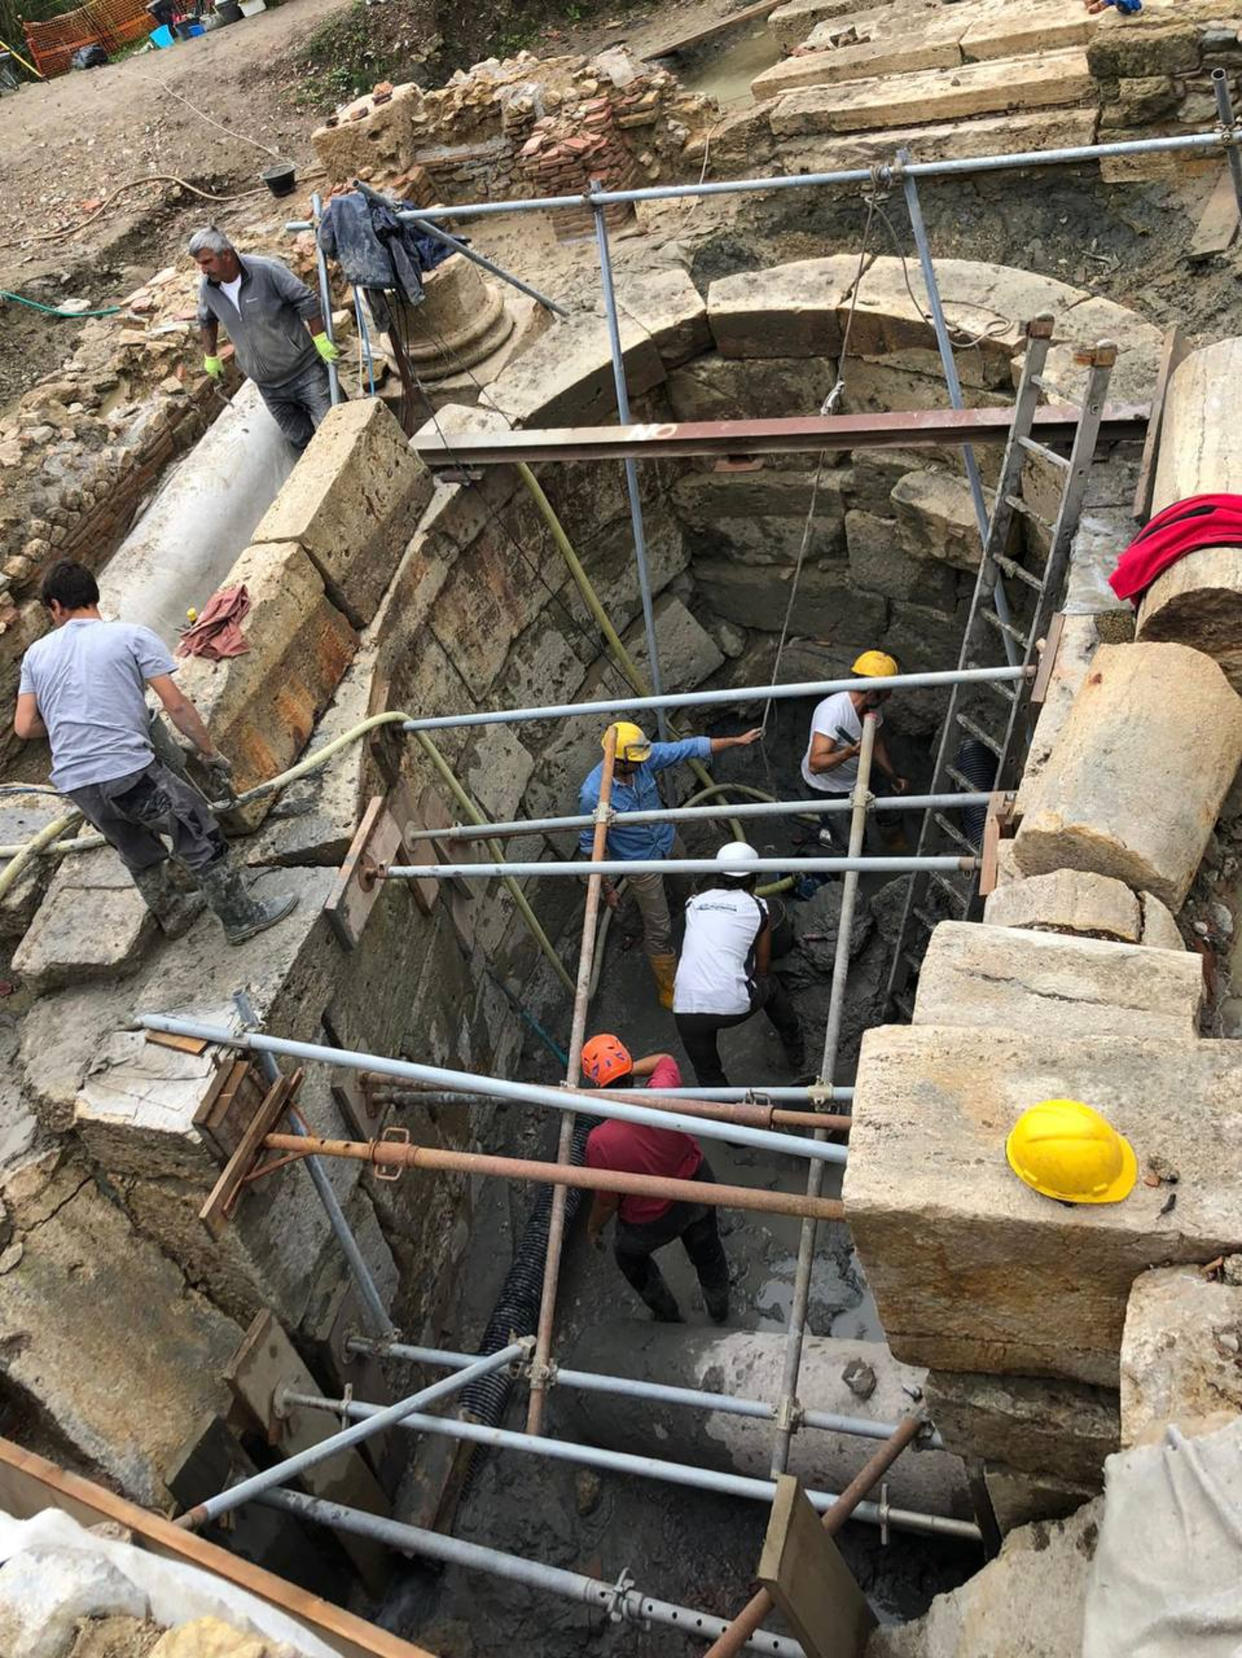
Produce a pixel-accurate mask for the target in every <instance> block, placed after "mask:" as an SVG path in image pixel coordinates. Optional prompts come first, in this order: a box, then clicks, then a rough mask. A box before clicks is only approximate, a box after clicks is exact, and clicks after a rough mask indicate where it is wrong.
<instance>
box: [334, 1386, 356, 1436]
mask: <svg viewBox="0 0 1242 1658" xmlns="http://www.w3.org/2000/svg"><path fill="white" fill-rule="evenodd" d="M353 1402H354V1384H353V1383H352V1382H346V1383H345V1391H344V1392H343V1393H342V1394H341V1398H340V1402H339V1409H338V1410H337V1415H338V1416H339V1417H340V1421H341V1428H342V1430H344V1429H345V1428H347V1427H348V1426H349V1424H350V1415H349V1407H350V1406H351V1405H352V1404H353Z"/></svg>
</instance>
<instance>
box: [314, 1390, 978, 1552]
mask: <svg viewBox="0 0 1242 1658" xmlns="http://www.w3.org/2000/svg"><path fill="white" fill-rule="evenodd" d="M457 1374H458V1376H462V1375H464V1374H465V1372H464V1371H459V1372H458V1373H457ZM282 1399H283V1401H284V1403H285V1405H286V1406H293V1407H294V1408H295V1409H298V1410H320V1411H324V1412H325V1413H327V1414H329V1415H332V1416H349V1417H352V1418H353V1419H354V1421H355V1422H356V1423H364V1422H369V1421H374V1420H375V1413H376V1412H378V1411H380V1406H379V1405H369V1404H364V1403H363V1402H362V1401H361V1400H358V1399H322V1398H319V1397H318V1396H317V1395H315V1394H311V1393H298V1392H295V1391H294V1390H293V1389H287V1390H285V1391H284V1392H283V1394H282ZM393 1408H395V1407H393V1406H389V1407H388V1409H389V1410H391V1409H393ZM905 1420H906V1421H908V1422H911V1423H912V1424H913V1429H914V1432H915V1433H917V1432H918V1431H919V1429H920V1428H921V1427H922V1425H923V1424H922V1419H921V1418H919V1417H908V1418H906V1419H905ZM398 1426H400V1427H402V1428H404V1429H405V1430H406V1432H407V1433H430V1434H440V1435H442V1436H444V1437H445V1438H447V1439H459V1440H465V1441H466V1442H467V1443H469V1444H473V1445H487V1446H490V1447H491V1448H492V1449H493V1450H501V1451H524V1452H526V1453H527V1455H531V1456H542V1457H547V1458H548V1460H549V1461H552V1462H571V1463H575V1464H577V1465H578V1466H579V1467H583V1468H603V1469H607V1470H608V1471H609V1472H611V1473H616V1474H637V1475H638V1476H639V1478H640V1479H653V1480H663V1481H664V1482H665V1483H666V1484H669V1485H684V1486H689V1487H690V1488H691V1489H693V1490H696V1491H715V1492H717V1493H719V1494H720V1495H721V1496H725V1497H747V1498H750V1499H751V1500H752V1501H755V1502H763V1503H770V1502H771V1501H772V1498H773V1497H774V1496H775V1495H776V1481H775V1480H761V1479H755V1478H753V1477H752V1476H751V1475H749V1474H726V1473H722V1472H721V1471H720V1470H719V1469H716V1468H695V1467H693V1466H692V1465H691V1464H689V1463H685V1462H667V1461H665V1460H664V1459H662V1458H660V1457H647V1456H637V1455H635V1454H634V1453H633V1452H632V1451H606V1450H604V1449H602V1448H601V1447H600V1446H598V1445H579V1444H576V1443H575V1442H573V1441H572V1440H567V1439H542V1438H540V1437H539V1436H538V1435H536V1434H529V1433H517V1432H515V1431H514V1430H512V1429H509V1428H492V1427H489V1426H488V1425H487V1424H486V1423H484V1422H459V1421H457V1420H455V1419H454V1418H452V1417H448V1416H419V1415H409V1416H405V1417H403V1418H402V1420H401V1421H400V1423H399V1424H398ZM910 1437H911V1438H913V1437H914V1434H913V1433H911V1435H910ZM887 1443H888V1444H891V1443H892V1442H891V1440H890V1441H888V1442H887ZM907 1443H908V1441H907ZM874 1483H875V1481H874V1480H871V1481H870V1482H869V1485H868V1487H867V1488H868V1489H869V1487H870V1485H873V1484H874ZM807 1497H808V1499H809V1501H810V1502H811V1504H812V1506H813V1507H815V1508H817V1509H819V1510H820V1511H821V1512H825V1511H827V1510H828V1509H830V1508H832V1507H833V1505H834V1504H835V1503H836V1502H838V1501H839V1500H840V1499H839V1498H838V1497H837V1496H836V1494H835V1493H834V1492H831V1491H808V1492H807ZM854 1512H855V1513H856V1514H857V1516H858V1518H859V1519H860V1520H866V1521H868V1522H869V1523H870V1524H871V1525H876V1526H884V1525H889V1526H893V1527H895V1528H896V1529H897V1530H898V1531H918V1532H924V1533H927V1534H929V1535H932V1536H940V1537H961V1538H965V1539H968V1540H969V1541H971V1542H977V1541H978V1539H979V1528H978V1526H977V1525H976V1524H975V1523H974V1521H973V1520H955V1519H952V1518H950V1517H949V1516H948V1515H944V1514H924V1513H921V1512H920V1511H918V1510H917V1509H906V1508H892V1507H890V1506H889V1504H888V1503H887V1502H881V1503H870V1502H868V1503H859V1504H858V1507H857V1509H856V1510H855V1511H854Z"/></svg>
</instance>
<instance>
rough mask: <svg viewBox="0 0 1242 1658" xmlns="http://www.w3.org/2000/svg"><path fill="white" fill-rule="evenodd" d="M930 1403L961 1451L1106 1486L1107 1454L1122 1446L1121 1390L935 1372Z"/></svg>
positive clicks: (1009, 1465) (945, 1432)
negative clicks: (1114, 1390) (1119, 1403)
mask: <svg viewBox="0 0 1242 1658" xmlns="http://www.w3.org/2000/svg"><path fill="white" fill-rule="evenodd" d="M924 1391H925V1393H926V1397H927V1408H928V1411H929V1412H930V1414H931V1418H932V1421H933V1422H934V1423H935V1424H936V1427H937V1428H938V1429H939V1431H940V1437H941V1438H942V1439H943V1440H944V1442H945V1444H946V1445H947V1446H948V1447H949V1449H950V1450H951V1451H956V1452H957V1454H958V1455H959V1456H970V1457H981V1458H983V1459H984V1460H985V1461H987V1462H994V1463H1000V1464H1003V1465H1004V1466H1005V1467H1006V1468H1009V1469H1016V1470H1019V1471H1021V1472H1023V1473H1027V1474H1037V1475H1043V1476H1046V1477H1047V1478H1049V1479H1056V1480H1069V1481H1081V1482H1086V1483H1088V1484H1090V1485H1092V1486H1093V1487H1094V1488H1095V1490H1097V1491H1098V1490H1100V1489H1101V1487H1102V1486H1103V1483H1104V1459H1105V1457H1108V1456H1111V1455H1112V1453H1113V1452H1114V1451H1115V1450H1117V1449H1118V1448H1119V1446H1120V1444H1121V1426H1120V1418H1119V1413H1118V1404H1117V1395H1116V1393H1114V1392H1112V1391H1111V1390H1110V1389H1108V1388H1103V1387H1088V1386H1086V1385H1085V1384H1084V1383H1082V1382H1058V1381H1049V1380H1046V1379H1044V1378H1040V1377H1036V1376H987V1375H971V1374H966V1373H963V1372H961V1371H952V1370H932V1371H929V1372H928V1376H927V1385H926V1388H925V1390H924Z"/></svg>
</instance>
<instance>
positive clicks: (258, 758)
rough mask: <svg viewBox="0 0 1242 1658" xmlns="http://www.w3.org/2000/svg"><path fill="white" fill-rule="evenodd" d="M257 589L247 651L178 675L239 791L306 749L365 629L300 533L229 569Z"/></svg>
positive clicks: (253, 551)
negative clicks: (335, 597)
mask: <svg viewBox="0 0 1242 1658" xmlns="http://www.w3.org/2000/svg"><path fill="white" fill-rule="evenodd" d="M229 581H230V582H231V583H236V582H244V583H245V585H246V587H247V589H248V590H249V593H250V604H251V609H250V614H249V616H248V617H247V618H246V622H245V634H246V639H247V642H248V643H249V645H250V649H249V650H248V651H247V652H246V654H245V655H244V656H230V657H226V658H225V659H224V660H223V661H221V662H208V661H207V660H206V659H205V658H204V657H201V656H195V657H191V658H190V659H189V660H188V661H187V662H185V663H183V664H182V665H181V666H180V668H179V670H178V675H177V678H178V683H179V684H180V686H181V689H182V690H183V691H184V692H185V693H186V695H187V696H188V697H190V698H191V699H192V701H193V702H194V704H195V706H196V707H197V708H198V711H199V713H200V714H201V715H202V716H203V718H204V719H205V720H206V722H207V724H208V726H209V727H210V728H211V735H212V737H213V738H214V739H215V741H216V743H217V744H218V745H219V747H220V748H221V749H223V750H224V752H225V753H226V754H227V755H228V757H229V759H230V760H232V762H233V771H234V776H235V778H236V783H237V787H238V789H239V790H242V789H249V788H252V787H253V786H254V784H256V783H261V782H263V781H264V779H266V778H268V777H274V776H275V775H276V773H277V772H281V771H284V770H285V769H286V768H287V767H288V766H289V765H291V764H292V762H293V761H294V760H295V759H296V758H297V757H298V755H299V754H300V753H301V752H302V749H303V748H304V747H305V746H306V743H307V741H308V739H309V737H310V735H311V732H312V731H314V729H315V724H316V721H317V720H318V718H319V716H320V714H322V713H323V711H324V709H325V708H326V707H327V706H328V703H329V702H330V700H331V698H332V693H333V691H334V690H335V689H336V686H337V684H338V683H339V681H340V679H341V677H342V676H343V674H344V672H345V670H346V668H347V667H348V666H349V663H350V660H351V659H352V657H353V654H354V651H355V649H356V648H357V643H358V638H357V635H356V634H355V632H354V630H353V628H352V627H351V626H350V624H349V622H348V621H347V620H346V619H345V617H344V616H343V615H342V613H341V612H340V610H338V609H337V607H336V606H335V605H334V604H332V603H331V602H330V600H329V599H328V597H327V595H326V594H325V592H324V587H323V581H322V580H321V578H320V576H319V573H318V571H317V570H316V568H315V566H314V564H312V562H311V560H310V559H309V558H308V556H307V555H306V553H305V552H304V551H303V550H302V548H301V547H300V546H298V545H297V544H296V543H294V542H272V543H267V544H265V545H262V546H253V547H248V548H247V549H246V551H245V552H244V553H243V554H242V555H241V557H240V558H239V559H238V560H237V563H236V564H235V565H234V566H233V568H232V570H231V571H230V572H229Z"/></svg>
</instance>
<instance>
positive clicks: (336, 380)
mask: <svg viewBox="0 0 1242 1658" xmlns="http://www.w3.org/2000/svg"><path fill="white" fill-rule="evenodd" d="M311 215H312V218H311V223H312V227H313V229H314V232H315V265H316V268H317V270H318V272H319V303H320V306H321V307H322V310H323V331H324V333H325V334H326V335H327V336H328V339H329V341H332V285H331V283H330V282H329V281H328V261H327V258H326V256H325V254H324V251H323V248H322V246H321V245H320V241H319V226H320V223H321V222H322V220H323V198H322V197H321V196H320V195H319V194H318V192H316V194H315V195H313V196H312V197H311ZM333 343H335V342H334V341H333ZM328 394H329V396H330V397H331V398H332V401H333V402H334V403H339V402H340V401H341V380H340V375H339V374H338V373H337V370H336V364H335V363H329V364H328Z"/></svg>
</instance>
